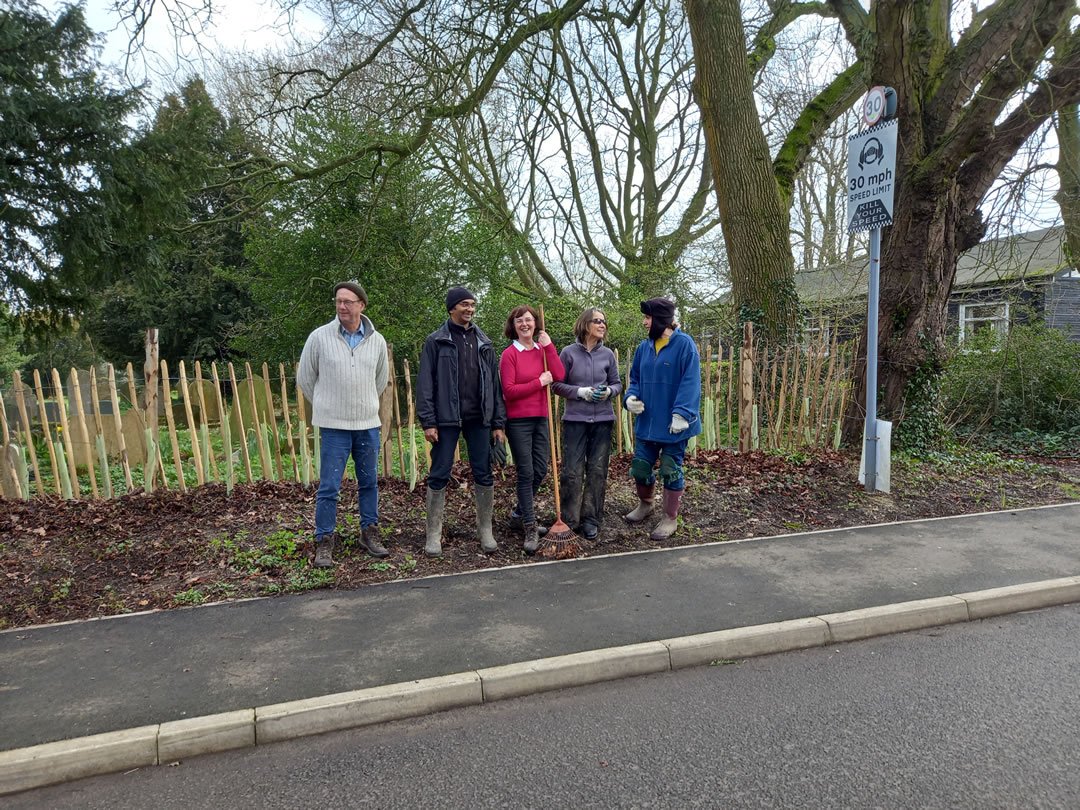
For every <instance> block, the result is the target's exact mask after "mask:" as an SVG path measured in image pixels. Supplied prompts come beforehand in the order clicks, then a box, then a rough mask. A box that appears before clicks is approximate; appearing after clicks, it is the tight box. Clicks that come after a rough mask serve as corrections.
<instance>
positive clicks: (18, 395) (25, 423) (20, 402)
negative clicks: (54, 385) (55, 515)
mask: <svg viewBox="0 0 1080 810" xmlns="http://www.w3.org/2000/svg"><path fill="white" fill-rule="evenodd" d="M12 379H13V381H14V383H15V407H16V408H18V410H19V421H20V422H21V423H22V429H23V433H24V434H26V447H27V449H28V450H29V451H30V463H31V464H32V465H33V468H34V484H35V485H36V486H37V491H38V495H40V496H41V497H45V484H44V483H43V482H42V480H41V470H40V469H39V468H38V458H37V451H36V450H35V449H34V437H33V434H31V432H30V416H29V415H28V414H27V411H26V398H25V396H24V395H23V390H24V386H23V381H22V376H21V375H20V374H19V372H18V371H16V372H15V373H14V374H13V375H12ZM46 438H48V437H46ZM49 444H50V445H51V442H49Z"/></svg>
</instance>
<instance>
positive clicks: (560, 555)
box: [536, 304, 581, 560]
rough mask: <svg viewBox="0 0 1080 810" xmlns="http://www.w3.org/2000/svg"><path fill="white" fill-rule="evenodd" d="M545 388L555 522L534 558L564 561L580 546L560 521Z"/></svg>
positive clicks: (552, 427)
mask: <svg viewBox="0 0 1080 810" xmlns="http://www.w3.org/2000/svg"><path fill="white" fill-rule="evenodd" d="M540 331H542V332H543V331H545V329H544V305H543V304H541V305H540ZM540 353H541V354H542V355H543V357H544V371H547V370H548V363H547V352H546V351H545V350H544V349H543V348H541V350H540ZM545 387H546V388H547V391H546V393H545V394H544V399H545V401H546V402H547V421H548V441H549V442H550V444H551V448H550V449H551V488H552V489H553V490H555V522H554V523H553V524H552V525H551V528H550V529H548V533H547V534H545V535H544V539H543V542H542V543H541V544H540V549H539V550H538V551H537V552H536V556H538V557H546V558H548V559H551V560H565V559H569V558H571V557H576V556H577V555H578V554H580V553H581V546H580V545H579V544H578V538H577V535H576V534H574V532H573V530H572V529H571V528H570V527H569V526H567V525H566V524H565V523H563V519H562V502H561V500H560V498H559V462H558V461H557V460H556V459H555V420H554V418H553V417H552V410H553V409H552V407H551V386H550V385H548V386H545Z"/></svg>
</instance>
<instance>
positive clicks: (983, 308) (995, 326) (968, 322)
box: [960, 301, 1009, 343]
mask: <svg viewBox="0 0 1080 810" xmlns="http://www.w3.org/2000/svg"><path fill="white" fill-rule="evenodd" d="M984 329H990V330H992V331H993V332H995V333H996V334H997V336H998V337H1005V335H1007V334H1008V332H1009V304H1008V302H1006V301H996V302H994V303H986V304H961V305H960V342H961V343H963V341H964V339H965V338H968V337H971V336H972V335H974V334H975V333H976V332H981V331H982V330H984Z"/></svg>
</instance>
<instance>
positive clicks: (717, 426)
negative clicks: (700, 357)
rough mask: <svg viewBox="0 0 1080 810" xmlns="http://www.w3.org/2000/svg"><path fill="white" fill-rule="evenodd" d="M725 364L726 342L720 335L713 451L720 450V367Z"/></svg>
mask: <svg viewBox="0 0 1080 810" xmlns="http://www.w3.org/2000/svg"><path fill="white" fill-rule="evenodd" d="M723 363H724V342H723V340H722V339H721V337H720V336H719V335H717V337H716V383H715V385H714V387H713V390H712V391H711V392H710V393H711V394H712V400H713V449H714V450H719V449H720V380H722V379H723V374H721V369H720V367H721V366H722V365H723Z"/></svg>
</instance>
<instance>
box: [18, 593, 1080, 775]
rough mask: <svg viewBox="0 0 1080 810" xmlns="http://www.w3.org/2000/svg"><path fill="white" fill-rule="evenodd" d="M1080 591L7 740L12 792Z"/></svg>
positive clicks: (1045, 602)
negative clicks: (28, 742)
mask: <svg viewBox="0 0 1080 810" xmlns="http://www.w3.org/2000/svg"><path fill="white" fill-rule="evenodd" d="M1071 602H1080V576H1071V577H1062V578H1060V579H1053V580H1046V581H1043V582H1032V583H1026V584H1022V585H1013V586H1008V587H1004V588H992V589H989V590H984V591H974V592H971V593H963V594H957V595H955V596H944V597H937V598H934V599H919V600H916V601H912V602H900V603H896V604H892V605H881V606H878V607H872V608H862V609H858V610H850V611H846V612H843V613H831V614H826V615H822V616H812V617H809V618H805V619H794V620H790V621H783V622H773V623H770V624H761V625H754V626H750V627H738V628H732V629H729V630H721V631H718V632H714V633H701V634H698V635H693V636H683V637H679V638H669V639H664V640H661V641H652V642H644V643H640V644H630V645H626V646H621V647H609V648H606V649H600V650H590V651H586V652H580V653H572V654H570V655H562V656H556V657H553V658H543V659H538V660H534V661H526V662H523V663H520V664H507V665H505V666H499V667H489V668H486V669H480V670H475V671H469V672H462V673H458V674H454V675H444V676H439V677H435V678H426V679H423V680H417V681H407V682H403V683H396V684H389V685H386V686H377V687H373V688H370V689H360V690H357V691H353V692H343V693H339V694H335V695H327V696H324V697H316V698H309V699H305V700H296V701H290V702H288V703H278V704H274V705H271V706H263V707H259V708H254V709H242V710H239V711H232V712H225V713H222V714H214V715H207V716H204V717H193V718H189V719H185V720H176V721H170V722H166V723H160V724H158V725H151V726H141V727H139V728H132V729H125V730H122V731H112V732H107V733H105V734H95V735H93V736H89V737H78V738H75V739H71V740H60V741H58V742H52V743H45V744H43V745H35V746H31V747H28V748H18V749H14V750H9V751H0V796H2V795H6V794H10V793H17V792H20V791H24V790H30V789H32V788H37V787H44V786H46V785H51V784H56V783H59V782H66V781H71V780H75V779H82V778H84V777H87V776H96V775H100V774H106V773H114V772H117V771H124V770H129V769H132V768H141V767H145V766H147V765H157V764H162V763H165V764H168V763H170V762H174V761H176V760H178V759H181V758H184V757H190V756H196V755H198V754H207V753H214V752H218V751H226V750H230V749H234V748H243V747H248V746H252V745H261V744H265V743H269V742H276V741H280V740H287V739H294V738H297V737H302V736H306V735H310V734H321V733H325V732H328V731H340V730H342V729H347V728H356V727H359V726H365V725H371V724H375V723H385V722H389V721H391V720H401V719H405V718H409V717H416V716H419V715H425V714H432V713H435V712H440V711H445V710H447V709H452V708H458V707H463V706H475V705H479V704H482V703H486V702H490V701H494V700H503V699H506V698H510V697H520V696H524V695H530V694H536V693H539V692H544V691H549V690H553V689H564V688H567V687H573V686H584V685H586V684H591V683H598V682H601V681H607V680H615V679H619V678H626V677H632V676H636V675H645V674H653V673H657V672H663V671H666V670H675V669H681V668H684V667H689V666H696V665H701V664H710V663H713V662H716V661H731V660H738V659H742V658H751V657H754V656H759V655H770V654H773V653H779V652H790V651H793V650H800V649H807V648H811V647H821V646H823V645H825V644H832V643H840V642H844V641H852V640H855V639H861V638H869V637H871V636H881V635H888V634H891V633H898V632H904V631H909V630H918V629H923V628H927V627H935V626H939V625H943V624H950V623H953V622H962V621H974V620H976V619H981V618H986V617H989V616H998V615H1002V614H1005V613H1013V612H1017V611H1023V610H1035V609H1039V608H1044V607H1051V606H1054V605H1064V604H1068V603H1071Z"/></svg>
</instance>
